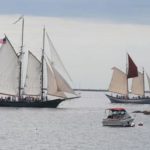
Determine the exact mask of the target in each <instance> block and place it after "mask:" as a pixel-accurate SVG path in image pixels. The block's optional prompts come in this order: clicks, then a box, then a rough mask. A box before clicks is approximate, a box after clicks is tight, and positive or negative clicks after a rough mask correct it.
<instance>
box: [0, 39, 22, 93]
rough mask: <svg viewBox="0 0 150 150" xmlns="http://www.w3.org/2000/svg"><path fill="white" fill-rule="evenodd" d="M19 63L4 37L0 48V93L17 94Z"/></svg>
mask: <svg viewBox="0 0 150 150" xmlns="http://www.w3.org/2000/svg"><path fill="white" fill-rule="evenodd" d="M18 76H19V61H18V56H17V54H16V52H15V50H14V48H13V47H12V45H11V43H10V42H9V40H8V39H7V37H6V41H5V43H4V44H3V45H2V47H1V48H0V93H3V94H10V95H17V94H18V84H19V81H18Z"/></svg>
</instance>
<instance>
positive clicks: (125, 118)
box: [102, 108, 134, 127]
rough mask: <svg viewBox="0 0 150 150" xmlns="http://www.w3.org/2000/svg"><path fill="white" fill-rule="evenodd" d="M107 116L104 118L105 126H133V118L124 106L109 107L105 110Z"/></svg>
mask: <svg viewBox="0 0 150 150" xmlns="http://www.w3.org/2000/svg"><path fill="white" fill-rule="evenodd" d="M105 113H106V115H107V116H106V118H104V119H103V121H102V124H103V126H122V127H132V126H133V120H134V119H133V118H132V117H131V116H130V115H129V114H128V113H127V111H126V110H125V109H124V108H109V109H106V110H105Z"/></svg>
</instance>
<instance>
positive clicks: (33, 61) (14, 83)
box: [0, 18, 78, 108]
mask: <svg viewBox="0 0 150 150" xmlns="http://www.w3.org/2000/svg"><path fill="white" fill-rule="evenodd" d="M21 19H22V45H21V50H20V53H19V55H18V54H17V53H16V51H15V49H14V47H13V46H12V44H11V42H10V41H9V39H8V37H7V36H6V35H5V37H4V39H3V41H2V42H1V43H2V46H1V48H0V95H1V97H0V107H50V108H56V107H57V106H58V105H59V104H60V103H61V102H63V101H65V100H68V99H74V98H77V97H78V96H77V95H76V93H75V92H74V91H73V89H72V88H71V86H70V85H69V84H68V83H67V81H66V80H65V79H64V78H63V76H62V75H61V74H60V73H59V72H58V70H57V69H56V68H55V66H54V63H52V61H51V60H50V59H49V58H48V57H47V56H46V53H45V33H46V31H45V27H44V28H43V48H42V56H41V60H38V59H37V57H36V56H35V55H34V54H32V53H31V52H30V51H28V61H27V69H26V71H25V70H24V67H23V54H24V52H23V31H24V18H21ZM55 53H56V52H55ZM24 74H25V75H24ZM23 75H24V76H25V81H24V82H23ZM66 93H70V94H71V96H69V97H68V95H67V94H66Z"/></svg>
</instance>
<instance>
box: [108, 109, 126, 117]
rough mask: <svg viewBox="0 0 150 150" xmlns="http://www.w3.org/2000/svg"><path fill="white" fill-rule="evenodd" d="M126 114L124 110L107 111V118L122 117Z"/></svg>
mask: <svg viewBox="0 0 150 150" xmlns="http://www.w3.org/2000/svg"><path fill="white" fill-rule="evenodd" d="M125 114H126V111H125V110H119V111H118V110H109V112H108V117H110V116H123V115H125Z"/></svg>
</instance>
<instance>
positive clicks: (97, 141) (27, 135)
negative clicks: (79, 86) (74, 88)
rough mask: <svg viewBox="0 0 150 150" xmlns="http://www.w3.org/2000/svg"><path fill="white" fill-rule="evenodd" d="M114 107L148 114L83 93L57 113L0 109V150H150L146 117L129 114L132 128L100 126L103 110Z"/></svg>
mask: <svg viewBox="0 0 150 150" xmlns="http://www.w3.org/2000/svg"><path fill="white" fill-rule="evenodd" d="M115 106H117V107H120V106H121V107H125V108H126V109H127V111H128V112H130V113H131V112H132V111H134V110H145V109H146V110H150V105H140V104H139V105H131V104H121V105H120V104H115V105H114V104H111V103H110V102H109V100H108V99H107V98H106V97H105V96H104V93H100V92H83V93H82V98H80V99H76V100H72V101H66V102H63V103H62V104H60V106H59V109H50V108H46V109H45V108H42V109H39V108H38V109H36V108H0V150H150V142H149V141H150V116H149V115H143V114H136V116H135V115H134V114H132V115H133V116H134V117H135V124H136V126H135V127H133V128H118V127H103V126H102V123H101V122H102V119H103V117H104V110H105V109H106V108H108V107H115ZM139 122H143V123H144V126H141V127H140V126H138V125H137V124H138V123H139Z"/></svg>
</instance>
